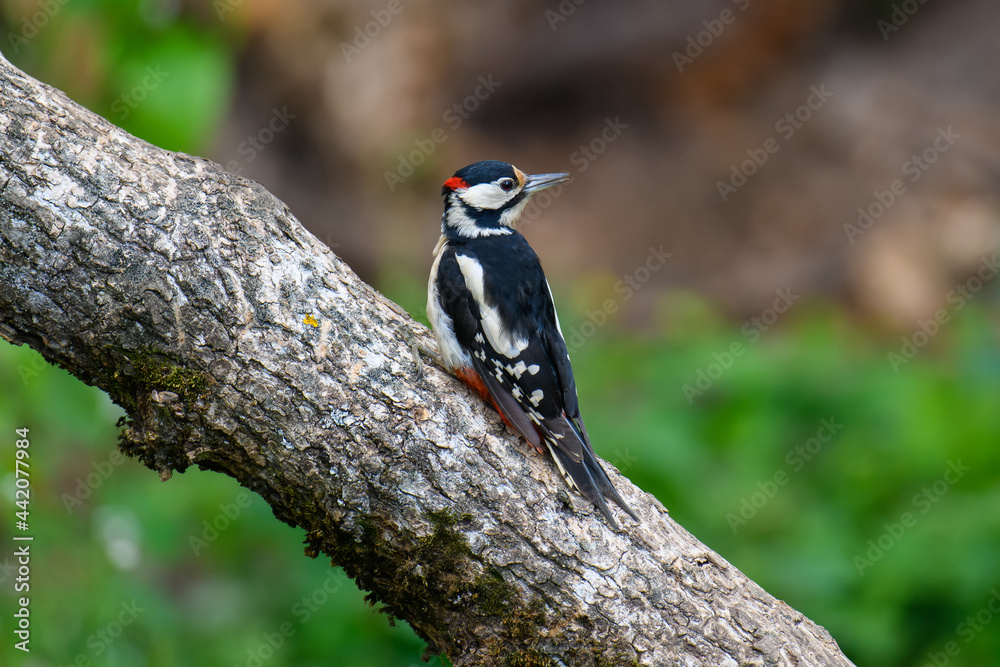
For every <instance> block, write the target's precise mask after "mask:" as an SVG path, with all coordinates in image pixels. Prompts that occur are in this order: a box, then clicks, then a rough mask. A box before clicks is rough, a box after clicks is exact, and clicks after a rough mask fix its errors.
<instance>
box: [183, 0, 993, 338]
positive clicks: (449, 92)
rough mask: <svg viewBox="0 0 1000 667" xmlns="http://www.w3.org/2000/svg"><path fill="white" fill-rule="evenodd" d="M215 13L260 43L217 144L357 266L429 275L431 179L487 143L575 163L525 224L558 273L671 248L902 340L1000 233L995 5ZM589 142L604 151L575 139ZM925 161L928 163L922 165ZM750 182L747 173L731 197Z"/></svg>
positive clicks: (250, 53) (692, 282) (725, 296)
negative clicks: (814, 300)
mask: <svg viewBox="0 0 1000 667" xmlns="http://www.w3.org/2000/svg"><path fill="white" fill-rule="evenodd" d="M228 1H229V2H232V0H228ZM226 7H228V10H223V8H226ZM215 9H216V10H220V11H223V15H222V17H223V18H224V20H232V21H241V22H244V23H245V24H246V26H245V27H246V29H247V33H248V35H249V43H248V44H247V47H246V49H245V50H244V54H243V56H242V61H241V63H240V67H239V72H240V75H239V84H238V88H237V92H236V101H235V104H233V105H232V111H231V113H232V118H231V119H229V122H227V123H225V124H224V131H223V132H221V133H220V135H219V136H218V138H217V140H216V142H215V144H214V146H213V148H212V151H211V154H212V156H213V157H214V159H216V160H218V161H219V162H221V163H222V164H228V163H229V162H230V161H236V163H237V164H239V165H240V171H241V173H243V174H244V175H246V176H248V177H250V178H253V179H255V180H259V181H261V182H262V183H265V184H266V185H267V186H268V187H269V188H270V189H271V190H272V191H274V192H275V193H276V194H278V195H279V196H280V197H282V198H283V199H284V200H285V201H286V202H287V203H288V204H289V205H290V206H291V208H292V210H293V211H295V213H296V215H298V216H299V218H300V219H301V220H302V221H303V222H304V223H305V224H306V225H307V226H308V227H309V228H310V229H312V230H313V231H314V232H315V233H316V234H317V236H319V237H320V238H322V239H325V240H326V241H327V242H328V243H329V244H330V245H331V246H332V247H334V249H335V250H336V251H337V252H338V253H339V254H341V255H342V256H344V257H345V258H346V259H347V261H348V262H349V263H350V264H351V266H353V267H354V268H355V269H356V270H357V271H358V272H359V273H360V274H361V275H362V277H364V278H366V279H368V280H375V281H376V282H377V281H378V278H379V276H380V275H382V274H384V273H385V272H397V271H398V272H400V273H401V274H416V273H420V271H421V270H425V269H426V266H427V265H428V264H429V259H430V255H429V253H430V249H431V248H432V247H433V244H434V240H435V238H436V234H437V221H438V219H439V217H440V208H441V203H440V201H439V199H438V196H437V194H438V186H439V184H440V182H441V181H443V180H444V179H445V178H446V177H447V176H449V175H450V174H451V173H452V172H453V171H455V170H456V169H458V168H459V167H461V166H463V165H465V164H467V163H470V162H474V161H476V160H480V159H486V158H497V159H503V160H508V161H511V162H514V163H516V164H517V165H518V166H520V167H521V168H522V169H524V170H526V171H528V172H541V171H558V170H568V171H571V172H572V173H573V175H574V182H573V183H572V185H571V186H569V187H568V188H567V189H566V190H565V192H564V193H562V195H563V196H560V197H559V200H558V205H553V206H551V207H550V208H549V209H548V210H546V211H545V212H544V214H543V215H542V216H540V217H541V222H540V223H539V224H537V225H536V224H531V225H530V226H529V227H528V229H526V234H527V235H528V237H529V239H530V240H531V241H532V243H533V244H534V245H535V246H536V249H537V250H538V252H539V254H540V255H541V257H542V258H543V261H544V263H545V265H546V268H547V271H548V272H549V273H550V274H551V275H552V276H553V277H554V280H558V281H560V282H561V281H566V280H572V279H573V278H572V277H573V276H574V275H575V274H578V273H579V272H580V269H581V267H586V268H587V269H588V270H594V269H599V270H600V269H603V270H606V271H607V272H608V273H610V274H615V275H618V274H620V275H624V274H626V273H629V272H630V271H632V269H633V268H634V267H635V266H636V265H637V264H638V263H641V261H642V260H643V258H644V257H645V256H646V254H647V248H648V247H649V246H654V247H658V246H660V245H663V247H664V249H665V250H666V251H668V252H672V253H673V257H672V259H671V261H670V262H669V264H668V266H666V267H665V268H664V270H662V271H658V272H656V273H655V274H654V278H653V280H654V281H655V284H657V285H659V286H669V287H671V288H689V289H693V290H697V291H699V292H702V293H706V294H708V295H710V296H712V297H713V298H714V299H717V300H718V301H721V302H722V303H723V304H725V305H726V306H727V307H728V308H729V309H731V310H732V311H733V312H734V313H737V314H739V315H749V314H752V313H757V312H759V311H760V310H761V309H762V308H764V307H766V306H767V305H768V304H770V303H771V302H772V301H773V299H774V292H775V290H776V289H780V288H786V287H789V286H791V287H793V289H794V291H795V292H796V293H799V294H810V293H815V292H819V293H823V294H825V295H832V296H834V297H837V298H840V299H843V300H845V301H847V302H848V303H850V304H851V305H853V306H856V307H857V308H858V309H860V310H862V311H863V312H864V313H865V314H867V315H869V316H871V317H873V318H875V319H876V320H877V321H880V322H884V323H886V324H889V325H895V326H897V327H900V328H902V329H908V328H909V327H911V325H912V323H913V322H914V321H915V320H916V319H917V318H918V317H923V316H926V315H927V314H928V313H930V312H932V311H933V310H934V309H935V308H936V307H937V306H938V305H939V301H940V298H939V295H940V294H941V293H942V292H944V291H946V290H947V288H948V286H950V285H952V284H954V283H955V281H956V280H958V279H960V278H962V277H963V276H965V275H967V274H969V273H970V272H972V271H974V270H975V269H976V268H977V267H978V265H979V264H980V263H981V259H980V258H981V256H982V255H983V254H984V253H987V252H989V251H992V250H994V249H995V248H996V247H997V242H998V233H997V225H996V210H997V191H998V188H997V185H998V176H1000V171H998V167H1000V156H998V151H997V147H998V146H1000V116H998V114H997V112H996V109H997V108H998V105H1000V78H998V77H997V76H996V72H995V71H994V70H995V67H996V65H997V63H1000V40H997V39H996V35H997V34H998V31H1000V11H998V9H997V6H996V4H995V3H993V2H990V1H989V0H965V1H962V2H953V3H948V4H947V5H943V4H940V3H939V4H937V5H935V4H933V3H928V4H920V3H918V2H917V1H916V0H911V1H910V2H904V3H895V4H893V3H871V2H867V3H862V2H843V1H842V2H834V1H832V0H820V1H817V2H811V3H799V2H792V1H791V0H734V1H730V0H715V1H712V2H703V3H697V4H695V3H683V2H638V1H633V2H606V1H600V0H589V1H588V2H584V3H582V4H579V5H577V4H574V3H572V2H570V1H569V0H565V1H564V2H562V3H559V4H557V3H546V4H544V5H539V4H537V3H532V2H508V3H488V4H485V5H475V6H466V5H456V4H455V3H446V2H434V1H428V2H405V1H400V2H398V3H391V4H390V3H387V2H383V1H379V0H376V1H373V2H353V3H349V4H344V3H338V2H314V1H309V2H305V1H299V2H277V1H269V0H243V2H240V3H238V4H231V5H225V4H219V3H216V5H215ZM392 9H395V10H397V12H398V13H392V11H391V10H392ZM202 11H210V10H209V9H203V10H202ZM373 12H374V13H373ZM380 20H381V22H380ZM382 23H385V25H384V26H383V25H382ZM365 31H367V32H365ZM716 33H717V34H716ZM371 35H374V36H371ZM692 56H693V57H692ZM484 80H485V81H489V82H491V83H492V85H483V84H482V83H481V81H484ZM491 89H492V90H491ZM477 93H478V97H477ZM814 93H818V94H814ZM456 105H458V109H457V110H456V108H455V107H456ZM274 109H277V110H278V111H281V110H282V109H287V111H288V112H289V113H291V114H294V116H295V118H294V119H293V120H291V121H289V122H288V124H287V129H286V130H284V131H280V132H277V133H275V135H274V139H273V142H272V143H271V144H268V145H266V146H265V148H264V150H261V151H259V152H258V153H257V154H256V155H254V156H253V158H252V159H251V160H249V161H248V160H247V151H246V150H244V153H243V154H241V152H240V150H239V147H240V145H241V142H245V141H246V139H247V137H248V136H256V135H257V134H258V133H259V131H260V129H261V128H264V127H266V126H267V124H268V123H269V122H270V119H271V117H272V115H273V110H274ZM786 116H787V117H786ZM608 119H610V121H611V122H612V123H614V122H615V120H616V119H617V121H618V129H617V134H615V133H613V132H606V135H615V136H614V140H613V141H612V142H610V143H608V142H604V141H602V137H601V132H602V131H605V126H606V121H607V120H608ZM439 128H440V129H439ZM948 128H951V131H952V141H951V143H950V144H947V147H946V148H945V149H944V150H943V151H941V150H937V149H935V148H934V141H935V139H936V138H937V137H938V133H939V129H940V130H944V131H945V132H947V131H948ZM435 130H438V134H436V135H434V136H433V137H432V133H434V132H435ZM266 136H267V135H266V134H265V137H266ZM955 136H957V137H958V138H957V139H956V138H954V137H955ZM441 137H443V138H444V140H443V141H441ZM435 139H436V140H435ZM769 139H770V140H771V143H769V144H767V146H766V147H765V142H767V141H768V140H769ZM592 143H593V144H594V145H593V146H592V148H593V149H597V150H601V149H603V152H602V153H600V154H597V153H596V150H594V151H591V153H590V155H588V154H587V153H584V152H581V151H580V149H581V147H585V146H590V145H591V144H592ZM944 145H945V144H944V142H941V141H939V144H938V148H941V147H942V146H944ZM243 146H244V149H246V144H245V143H244V144H243ZM768 149H770V151H768ZM925 151H929V153H928V155H927V156H926V157H928V158H931V157H933V158H934V159H935V161H934V162H933V163H925V162H922V161H921V163H920V164H917V163H914V162H911V158H913V156H922V155H923V153H924V152H925ZM762 156H766V161H764V160H763V159H762ZM591 157H592V158H594V159H591ZM754 157H756V161H755V162H752V161H751V160H753V159H754ZM407 167H411V168H412V175H409V176H408V177H405V178H392V177H390V178H389V179H388V180H390V181H392V182H391V184H390V183H389V182H387V176H386V174H387V173H388V174H395V175H396V177H399V176H400V174H404V175H405V174H408V173H409V171H408V169H407ZM734 169H735V171H734ZM737 173H739V174H740V175H743V176H745V184H743V185H742V186H741V187H738V188H734V189H733V190H727V189H726V188H725V187H724V186H720V183H726V184H728V185H729V186H733V184H739V183H741V182H742V181H741V180H740V175H734V174H737ZM747 174H749V175H747ZM915 176H916V178H915V179H914V177H915ZM897 179H899V180H902V181H903V183H904V185H905V195H904V196H900V197H898V201H895V202H894V205H892V206H889V207H888V208H887V210H886V211H885V213H884V214H883V215H881V217H878V218H875V217H872V218H871V219H872V220H873V221H874V222H873V224H871V227H870V229H868V230H865V229H863V228H861V227H858V218H859V212H858V207H859V206H860V207H863V208H864V209H868V208H869V207H871V206H872V204H873V202H877V201H878V199H877V197H876V194H875V193H876V191H878V192H883V193H884V192H889V193H891V189H890V186H891V184H892V182H893V181H894V180H897ZM911 179H914V180H911ZM400 180H402V182H401V183H400V182H399V181H400ZM390 185H392V187H390ZM720 190H722V191H725V192H722V191H720ZM723 194H726V197H725V200H723ZM883 201H887V198H886V197H885V196H883ZM878 211H879V207H878V206H877V205H876V206H875V207H874V208H873V209H872V213H878ZM845 225H854V226H855V230H854V231H861V232H862V233H863V238H864V242H863V243H861V242H859V240H860V238H861V237H860V236H857V235H855V234H854V233H852V232H851V230H850V229H849V228H848V229H845ZM651 292H652V290H648V291H646V297H647V299H649V298H653V294H652V293H651ZM640 297H641V295H640ZM645 303H646V302H645V301H643V300H642V298H639V299H636V301H635V303H633V304H631V307H632V309H633V310H632V313H633V316H635V313H636V312H641V310H642V308H643V306H644V304H645Z"/></svg>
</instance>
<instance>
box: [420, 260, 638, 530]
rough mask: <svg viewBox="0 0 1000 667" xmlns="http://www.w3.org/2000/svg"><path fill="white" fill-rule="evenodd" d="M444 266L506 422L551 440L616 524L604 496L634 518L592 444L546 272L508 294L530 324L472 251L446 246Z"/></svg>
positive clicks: (481, 371) (570, 472)
mask: <svg viewBox="0 0 1000 667" xmlns="http://www.w3.org/2000/svg"><path fill="white" fill-rule="evenodd" d="M465 252H466V253H468V251H465ZM439 272H442V273H441V276H442V278H443V280H442V281H441V282H442V284H446V285H450V286H452V288H451V291H450V292H449V293H448V294H444V293H442V294H440V299H441V307H442V310H443V311H444V312H446V313H447V314H448V315H449V316H450V317H451V319H452V323H453V329H454V334H455V337H456V338H457V339H458V341H459V344H460V345H461V346H462V348H463V349H464V350H466V351H467V352H468V353H469V356H470V358H471V360H472V366H473V368H472V370H474V371H475V373H476V375H478V378H479V380H480V381H481V382H482V385H483V386H484V387H485V389H486V390H487V392H488V394H489V397H490V398H492V402H493V404H494V406H495V407H496V408H497V410H498V411H499V412H500V414H501V415H503V416H504V417H505V419H506V421H507V423H508V424H510V425H511V426H512V427H513V428H514V429H515V430H517V431H518V432H519V433H520V434H521V435H522V436H523V437H524V438H525V439H526V440H528V441H529V442H531V443H532V444H533V445H535V447H537V448H539V449H540V448H541V447H540V445H541V444H542V443H544V444H545V446H546V447H547V448H548V449H549V451H550V453H551V455H552V457H553V458H554V459H555V461H556V463H557V464H558V466H559V468H560V471H561V472H562V473H563V476H564V477H565V478H566V480H567V482H568V483H569V484H571V485H572V486H575V487H576V488H577V489H579V490H580V492H581V493H582V494H583V496H584V497H586V498H587V499H588V500H590V501H591V502H592V503H594V505H596V506H597V508H598V509H599V510H600V511H601V513H602V514H604V515H605V517H606V518H607V519H608V521H609V523H611V524H612V525H615V526H616V525H617V524H616V523H615V520H614V518H613V517H612V515H611V512H610V510H609V509H608V506H607V503H606V502H605V497H608V498H611V499H612V500H614V501H615V502H616V503H617V504H619V505H620V506H621V507H622V508H623V509H624V510H625V511H626V512H628V513H629V514H630V515H632V516H633V518H634V517H635V515H634V514H633V513H632V510H631V509H629V508H628V506H627V505H626V504H625V502H624V501H623V500H622V499H621V496H619V494H618V493H617V491H615V489H614V487H613V486H612V485H611V482H610V480H609V479H608V476H607V474H606V473H605V472H604V469H603V468H602V467H601V465H600V463H599V462H598V460H597V457H596V456H595V454H594V451H593V449H592V448H591V446H590V443H589V438H588V437H587V434H586V430H585V429H584V427H583V421H582V419H581V418H580V413H579V406H578V401H577V395H576V384H575V381H574V379H573V369H572V367H571V365H570V361H569V355H568V353H567V351H566V343H565V341H564V340H563V337H562V335H561V333H560V332H559V330H558V325H557V322H556V314H555V307H554V305H553V302H552V297H551V294H550V292H549V289H548V285H547V284H546V283H545V280H544V277H541V284H540V285H538V286H536V288H535V289H530V290H524V291H519V292H515V293H514V294H515V297H516V299H517V301H515V302H514V303H511V302H510V301H509V299H508V301H507V302H505V303H503V307H504V308H503V310H505V311H507V312H508V313H511V312H512V313H516V316H517V317H519V318H527V319H528V324H527V325H524V324H525V323H524V322H520V323H519V324H521V325H522V326H509V325H508V324H507V323H508V322H510V321H511V318H512V317H513V316H512V315H507V316H506V317H505V316H504V315H502V314H501V310H500V308H498V307H494V306H493V305H492V304H493V303H497V302H498V301H501V299H499V298H497V296H495V295H492V294H490V292H489V285H488V283H484V282H483V269H482V266H481V265H480V264H479V263H478V261H477V260H476V259H475V258H474V257H473V256H471V254H464V255H463V254H456V252H453V251H446V254H445V255H444V256H443V257H442V259H441V263H440V266H439ZM539 275H540V276H541V272H540V270H539ZM459 278H461V279H459ZM508 296H509V295H508Z"/></svg>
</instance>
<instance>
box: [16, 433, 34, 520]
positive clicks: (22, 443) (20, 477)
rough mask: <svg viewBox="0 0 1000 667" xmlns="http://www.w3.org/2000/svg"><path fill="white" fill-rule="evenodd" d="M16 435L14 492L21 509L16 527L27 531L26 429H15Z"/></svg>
mask: <svg viewBox="0 0 1000 667" xmlns="http://www.w3.org/2000/svg"><path fill="white" fill-rule="evenodd" d="M17 434H18V435H19V436H20V439H18V440H17V441H16V442H15V443H14V444H15V445H16V447H17V449H16V450H14V451H15V454H14V457H15V459H14V477H15V478H16V482H15V484H16V486H17V490H16V491H14V499H15V503H16V505H17V506H18V507H20V508H21V511H20V512H17V513H16V515H17V519H18V524H17V525H18V527H22V526H23V528H22V530H27V528H28V526H27V523H28V501H29V500H30V499H31V492H30V489H29V486H30V482H29V480H28V461H27V458H28V446H29V443H28V429H26V428H19V429H17Z"/></svg>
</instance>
